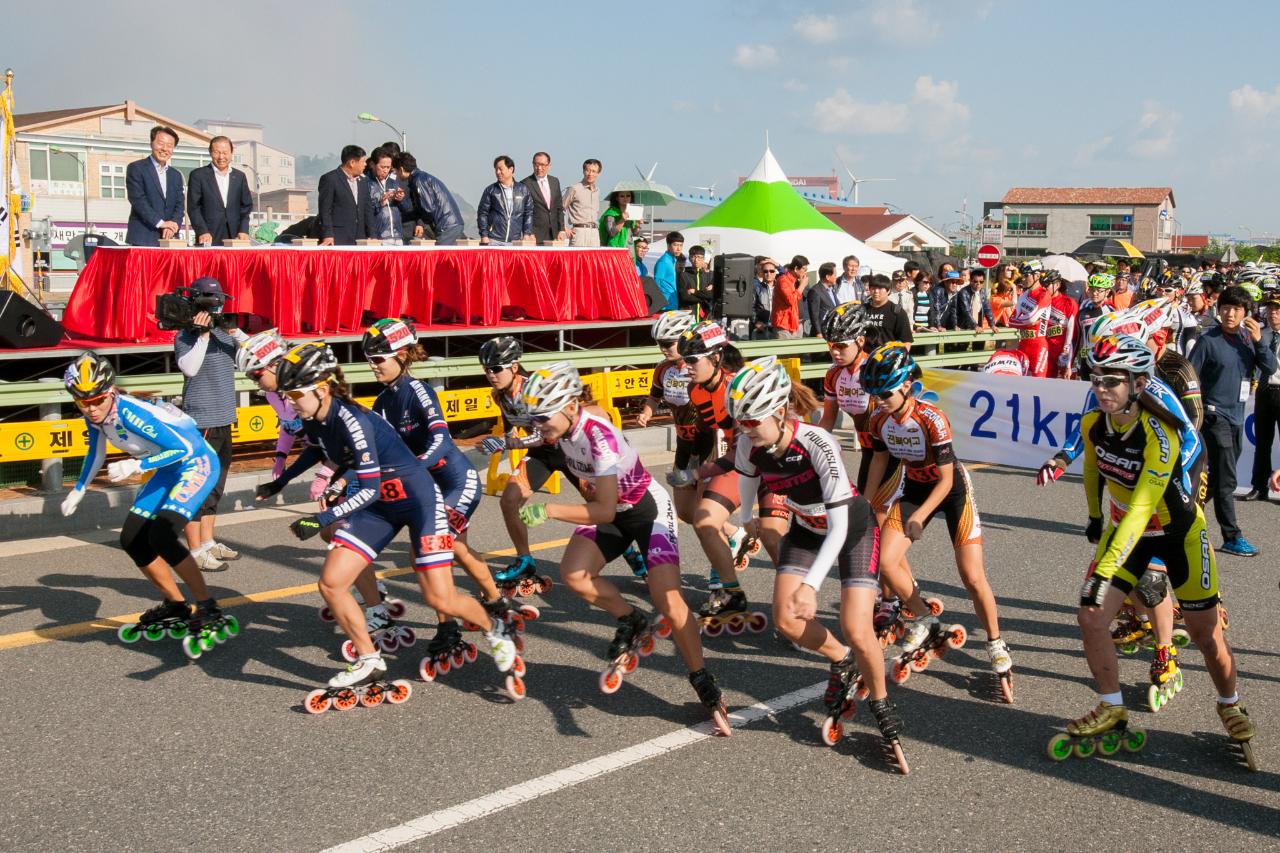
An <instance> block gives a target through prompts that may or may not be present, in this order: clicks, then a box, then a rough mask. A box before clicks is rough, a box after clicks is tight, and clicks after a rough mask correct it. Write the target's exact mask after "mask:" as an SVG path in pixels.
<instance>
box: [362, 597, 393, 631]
mask: <svg viewBox="0 0 1280 853" xmlns="http://www.w3.org/2000/svg"><path fill="white" fill-rule="evenodd" d="M364 619H365V622H364V627H365V630H366V631H368V632H369V633H370V634H372V633H373V632H374V631H380V630H382V629H383V628H386V627H388V626H390V625H394V624H395V622H394V620H393V619H392V618H391V614H390V613H388V612H387V608H385V607H383V606H382V605H381V604H375V605H374V606H373V607H370V608H369V609H368V610H366V611H365V612H364Z"/></svg>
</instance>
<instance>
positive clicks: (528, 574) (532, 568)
mask: <svg viewBox="0 0 1280 853" xmlns="http://www.w3.org/2000/svg"><path fill="white" fill-rule="evenodd" d="M493 579H494V581H495V582H496V583H497V584H498V589H499V591H501V593H502V595H503V596H504V597H506V598H510V597H511V596H513V595H518V596H520V597H521V598H528V597H529V596H531V595H533V594H534V593H538V594H541V595H546V594H547V592H548V591H549V590H550V589H551V587H552V586H554V584H553V583H552V581H551V578H549V577H547V576H546V575H539V574H538V567H537V564H535V563H534V562H533V557H530V556H529V555H528V554H525V555H523V556H521V557H519V558H518V559H517V560H516V561H515V562H513V563H512V564H511V565H509V566H507V567H506V568H505V569H502V570H501V571H499V572H497V573H495V574H494V576H493Z"/></svg>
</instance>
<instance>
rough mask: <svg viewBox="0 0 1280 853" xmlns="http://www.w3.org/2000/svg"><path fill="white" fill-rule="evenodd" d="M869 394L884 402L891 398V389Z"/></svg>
mask: <svg viewBox="0 0 1280 853" xmlns="http://www.w3.org/2000/svg"><path fill="white" fill-rule="evenodd" d="M895 390H896V389H895ZM871 396H872V397H875V398H876V399H877V400H879V401H880V402H882V403H885V402H888V401H889V400H892V399H893V391H881V392H880V393H879V394H872V395H871Z"/></svg>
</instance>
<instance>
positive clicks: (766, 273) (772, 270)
mask: <svg viewBox="0 0 1280 853" xmlns="http://www.w3.org/2000/svg"><path fill="white" fill-rule="evenodd" d="M760 272H762V273H764V274H765V275H771V274H773V273H776V272H777V270H774V269H768V270H760Z"/></svg>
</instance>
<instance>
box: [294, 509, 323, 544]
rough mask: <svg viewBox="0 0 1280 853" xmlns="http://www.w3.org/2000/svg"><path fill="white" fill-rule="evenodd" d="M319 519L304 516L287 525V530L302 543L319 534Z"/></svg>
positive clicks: (312, 516)
mask: <svg viewBox="0 0 1280 853" xmlns="http://www.w3.org/2000/svg"><path fill="white" fill-rule="evenodd" d="M320 527H321V524H320V519H319V518H318V517H316V516H314V515H304V516H303V517H302V518H299V519H295V520H294V521H293V522H292V523H290V525H289V530H290V531H292V533H293V535H294V536H297V537H298V538H299V539H301V540H302V541H303V542H306V541H307V540H308V539H310V538H311V537H312V536H315V535H316V534H317V533H319V532H320Z"/></svg>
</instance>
